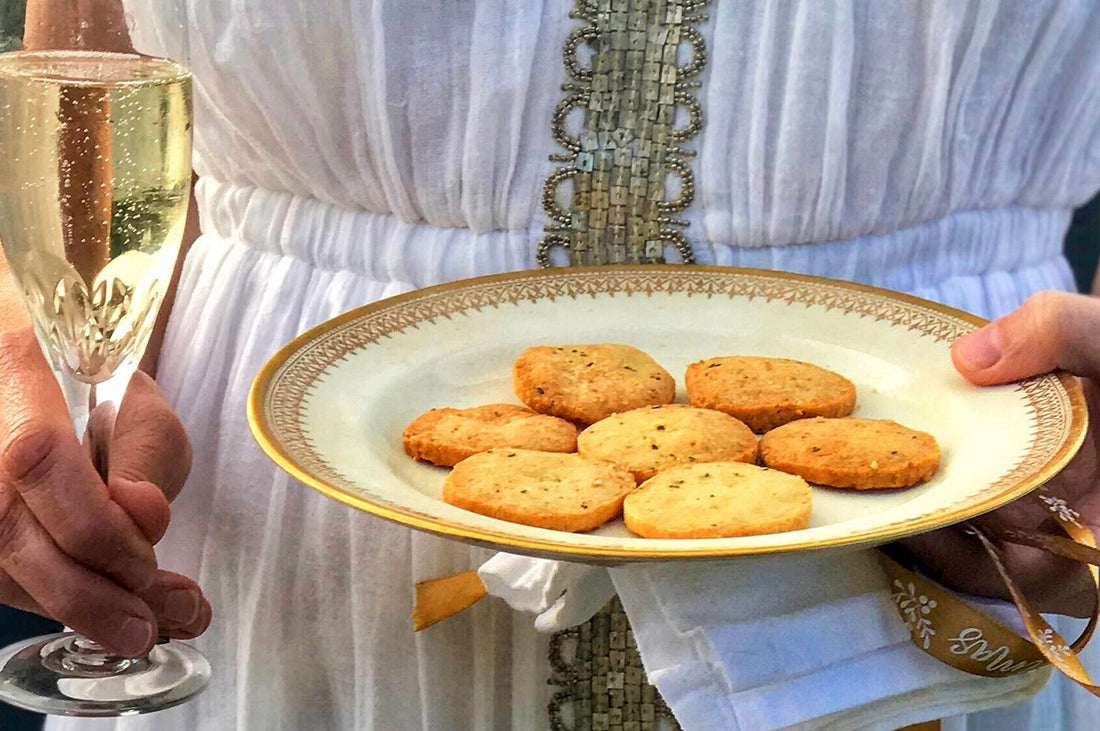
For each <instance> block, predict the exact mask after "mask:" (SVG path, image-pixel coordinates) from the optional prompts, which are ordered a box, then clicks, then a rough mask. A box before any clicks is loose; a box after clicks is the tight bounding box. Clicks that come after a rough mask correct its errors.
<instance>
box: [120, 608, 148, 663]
mask: <svg viewBox="0 0 1100 731" xmlns="http://www.w3.org/2000/svg"><path fill="white" fill-rule="evenodd" d="M152 643H153V625H152V624H150V623H149V622H147V621H145V620H144V619H141V618H140V617H130V618H129V619H127V620H126V621H125V622H123V623H122V627H121V629H120V631H119V647H118V651H119V654H121V655H124V656H126V657H137V656H138V655H140V654H141V653H143V652H145V650H146V648H148V647H149V645H151V644H152Z"/></svg>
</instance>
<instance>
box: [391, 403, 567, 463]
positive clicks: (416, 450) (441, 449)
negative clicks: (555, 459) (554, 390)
mask: <svg viewBox="0 0 1100 731" xmlns="http://www.w3.org/2000/svg"><path fill="white" fill-rule="evenodd" d="M401 442H402V446H403V447H404V448H405V453H406V454H408V455H409V456H410V457H413V458H415V459H419V460H423V461H425V462H431V463H433V464H437V465H443V466H447V467H449V466H451V465H453V464H456V463H457V462H460V461H462V460H464V459H466V458H467V457H469V456H470V455H471V454H477V453H478V452H484V451H486V450H488V449H493V448H494V447H501V448H507V447H511V448H515V449H537V450H540V451H543V452H573V451H576V449H577V427H575V426H574V425H573V424H571V423H569V422H568V421H565V420H564V419H559V418H557V417H554V416H547V415H546V414H540V413H538V412H537V411H532V410H531V409H528V408H527V407H525V406H517V405H515V404H488V405H486V406H475V407H473V408H469V409H449V408H447V409H431V410H430V411H427V412H425V413H423V414H421V415H420V416H418V417H416V418H415V419H413V421H412V423H410V424H409V425H408V426H407V427H406V428H405V432H404V434H403V435H402V439H401Z"/></svg>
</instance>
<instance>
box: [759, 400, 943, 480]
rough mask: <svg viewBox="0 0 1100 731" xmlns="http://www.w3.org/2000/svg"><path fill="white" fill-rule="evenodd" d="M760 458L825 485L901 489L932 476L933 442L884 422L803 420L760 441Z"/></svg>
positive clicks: (936, 453) (937, 453)
mask: <svg viewBox="0 0 1100 731" xmlns="http://www.w3.org/2000/svg"><path fill="white" fill-rule="evenodd" d="M760 457H761V459H762V460H763V462H764V464H766V465H768V466H769V467H773V468H775V469H777V470H782V471H784V472H790V473H791V474H796V475H800V476H801V477H803V478H804V479H806V480H808V481H810V482H812V483H815V484H818V485H828V486H830V487H852V488H856V489H857V490H869V489H876V488H902V487H911V486H913V485H916V484H919V483H921V482H924V481H926V480H928V479H930V478H931V477H932V475H933V474H935V472H936V470H937V469H938V468H939V463H940V448H939V445H938V444H937V443H936V440H935V438H934V437H933V436H932V435H931V434H929V433H927V432H922V431H917V430H915V429H910V428H908V427H906V426H903V425H901V424H898V423H897V422H895V421H891V420H889V419H860V418H856V417H848V418H844V419H821V418H818V419H803V420H801V421H796V422H792V423H790V424H787V425H785V426H781V427H779V428H777V429H774V430H772V431H770V432H768V433H767V434H765V435H764V436H763V437H761V438H760Z"/></svg>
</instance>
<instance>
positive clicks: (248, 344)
mask: <svg viewBox="0 0 1100 731" xmlns="http://www.w3.org/2000/svg"><path fill="white" fill-rule="evenodd" d="M198 195H199V201H200V207H201V210H202V211H203V225H204V231H205V234H204V235H203V236H202V237H201V238H200V239H199V241H198V242H197V243H196V244H195V246H194V248H193V249H192V251H191V254H190V256H189V257H188V259H187V264H186V267H185V271H184V275H183V281H182V283H181V287H180V293H179V296H178V299H177V302H176V306H175V309H174V312H173V317H172V321H171V328H170V332H169V335H168V339H167V342H166V344H165V350H164V355H163V358H162V366H161V372H160V375H159V380H160V383H161V387H162V388H163V389H164V391H165V392H166V394H167V395H168V398H169V399H170V400H171V401H172V402H173V403H174V404H175V406H176V408H177V409H178V411H179V414H180V417H181V418H182V420H183V422H184V424H185V425H186V426H187V428H188V430H189V432H190V434H191V436H192V439H193V443H194V468H193V470H192V474H191V478H190V480H189V483H188V485H187V488H186V490H185V491H184V492H183V494H181V495H180V497H179V498H178V499H177V500H176V502H175V503H174V504H173V520H172V524H171V527H170V529H169V532H168V535H167V536H166V538H165V539H164V541H163V542H162V543H161V545H160V546H159V551H158V552H159V556H160V560H161V562H162V564H163V565H164V566H165V567H168V568H171V569H174V570H177V571H181V572H183V573H185V574H188V575H190V576H193V577H195V578H196V579H197V580H198V581H199V582H200V584H202V586H203V587H204V589H205V590H206V592H207V595H208V597H209V598H210V601H211V603H212V605H213V607H214V620H213V623H212V625H211V627H210V629H209V630H208V631H207V632H206V634H204V635H203V636H202V637H200V638H199V639H198V640H196V641H195V645H196V646H197V647H198V649H200V650H201V651H202V652H204V653H205V654H206V655H207V656H208V657H209V659H210V661H211V663H212V665H213V667H214V679H213V680H212V682H211V685H210V687H209V689H208V690H207V691H206V692H205V693H204V694H203V695H201V696H200V697H199V698H198V699H196V700H194V701H193V702H191V703H188V704H186V705H184V706H181V707H179V708H176V709H172V710H169V711H165V712H162V713H158V714H155V715H153V716H150V717H147V718H142V717H138V718H130V719H120V720H118V721H79V720H71V719H56V720H53V721H52V722H51V726H50V727H51V728H53V729H84V728H88V729H92V728H99V727H100V725H102V726H103V727H108V728H119V729H156V730H157V731H175V730H177V729H178V730H179V731H185V730H187V731H190V730H192V729H204V730H205V729H256V730H257V731H260V730H262V731H272V730H285V731H300V730H302V729H409V730H415V729H424V730H425V731H427V730H429V729H430V730H432V731H436V730H439V729H455V730H456V731H457V730H466V729H484V730H486V731H488V730H490V729H532V730H534V729H542V728H545V727H546V723H547V721H546V715H545V714H546V701H547V700H548V693H549V689H548V688H547V686H546V678H547V677H548V669H547V667H546V660H545V658H546V641H547V640H546V637H545V636H542V635H538V634H536V633H535V632H534V631H533V629H532V617H531V616H530V615H524V614H520V613H514V612H511V611H510V610H508V609H507V608H506V606H504V605H503V603H502V602H499V601H496V600H486V601H482V602H480V603H479V604H477V605H476V606H475V607H473V608H472V609H470V610H468V611H465V612H463V613H461V614H460V615H458V616H456V617H453V618H451V619H449V620H447V621H446V622H442V623H440V624H438V625H435V626H433V627H432V628H430V629H428V630H426V631H424V632H421V633H419V634H414V633H413V631H412V626H411V621H410V614H411V611H412V598H413V585H414V582H415V581H417V580H420V579H427V578H434V577H437V576H440V575H444V574H448V573H452V572H457V571H462V570H465V569H469V568H476V567H477V566H479V565H480V564H481V563H482V562H483V561H484V560H485V559H486V558H487V557H488V556H489V554H488V553H487V552H486V551H485V550H483V549H477V548H472V547H470V546H466V545H463V544H461V543H455V542H452V541H449V540H445V539H441V538H437V537H433V536H430V535H427V534H422V533H418V532H415V531H412V530H409V529H407V528H404V527H402V526H399V525H396V524H393V523H389V522H386V521H384V520H381V519H379V518H376V517H373V516H370V515H366V514H362V513H359V512H356V511H354V510H352V509H350V508H348V507H346V506H344V505H342V504H339V503H336V502H335V501H331V500H329V499H327V498H325V497H323V496H322V495H320V494H318V493H316V492H314V491H312V490H310V489H308V488H306V487H304V486H302V485H301V484H299V483H297V482H295V481H294V480H292V479H290V478H289V477H287V476H286V475H284V474H283V473H282V472H280V471H279V470H278V469H277V468H276V467H274V465H273V464H272V463H271V462H270V461H269V460H268V459H267V458H266V457H265V456H264V455H263V454H262V453H261V452H260V450H259V448H258V447H257V446H256V445H255V443H254V441H253V440H252V437H251V435H250V433H249V431H248V427H247V424H246V421H245V397H246V394H247V391H248V387H249V385H250V383H251V380H252V378H253V377H254V375H255V374H256V372H258V370H259V369H260V368H261V366H262V365H263V364H264V362H265V361H266V360H267V358H268V357H270V356H271V355H272V354H273V353H274V352H275V350H276V349H277V348H278V347H279V346H280V345H282V344H283V343H285V342H286V341H288V340H290V339H291V338H293V337H294V336H295V335H297V334H299V333H300V332H302V331H303V330H305V329H307V328H309V327H310V326H312V325H315V324H317V323H319V322H322V321H323V320H325V319H326V318H329V317H331V316H333V315H335V314H338V313H340V312H343V311H345V310H347V309H350V308H352V307H355V306H357V305H360V304H364V303H366V302H370V301H372V300H376V299H378V298H381V297H386V296H388V295H392V294H396V293H398V292H401V291H405V290H408V289H410V288H413V287H419V286H424V285H428V284H432V283H434V282H437V281H442V280H445V279H455V278H460V277H467V276H474V275H478V274H484V273H489V272H496V271H503V270H510V269H518V268H523V267H525V266H529V265H530V261H531V251H532V244H533V241H534V238H535V232H496V233H489V234H482V235H477V234H471V233H470V232H468V231H466V230H462V229H451V230H447V229H434V228H432V227H429V226H424V225H410V224H405V223H401V222H399V221H397V220H396V219H394V218H392V217H386V216H376V215H367V214H355V213H351V212H348V211H343V210H340V209H337V208H335V207H332V206H327V205H324V204H320V203H317V202H316V201H306V200H303V199H299V198H295V197H294V196H289V195H285V194H275V193H271V192H269V191H263V190H260V189H247V188H238V187H234V186H232V185H227V184H223V183H218V182H216V181H213V180H210V179H204V180H203V181H202V182H201V183H200V185H199V188H198ZM1068 215H1069V214H1068V212H1066V211H1036V210H1027V209H1004V210H992V211H984V212H974V213H963V214H958V215H954V216H951V217H948V218H947V219H944V220H941V221H936V222H933V223H930V224H926V225H924V226H920V227H917V228H914V229H905V230H901V231H898V232H895V233H894V234H890V235H888V236H884V237H876V238H874V239H866V240H855V241H847V242H838V243H833V244H820V245H814V246H789V247H783V248H775V249H767V248H757V249H753V250H738V249H735V248H733V247H711V249H710V251H711V256H712V257H713V260H714V261H716V262H719V263H733V264H749V265H753V266H760V265H763V266H771V267H776V268H782V269H787V270H792V271H803V272H813V273H833V274H839V275H842V276H847V277H854V278H857V279H860V280H862V281H866V282H869V283H873V284H879V285H887V286H893V287H899V288H902V289H907V290H909V291H912V292H916V293H918V294H921V295H923V296H927V297H931V298H935V299H939V300H942V301H946V302H949V303H952V304H956V305H961V306H964V307H968V308H970V309H975V310H978V311H979V312H983V313H985V314H995V313H998V312H1003V311H1005V310H1007V309H1010V308H1012V307H1014V306H1016V305H1018V304H1019V303H1020V302H1021V301H1022V300H1023V299H1024V298H1025V297H1026V296H1027V295H1028V294H1029V293H1030V292H1032V291H1035V290H1038V289H1044V288H1062V289H1064V288H1069V287H1071V286H1072V277H1071V274H1070V271H1069V269H1068V266H1067V265H1066V263H1065V261H1064V260H1063V259H1062V257H1061V255H1060V253H1059V252H1060V242H1061V237H1062V235H1063V233H1064V229H1065V226H1066V224H1067V221H1068ZM948 245H950V246H951V252H952V257H953V260H954V261H956V262H968V263H969V265H968V266H965V267H964V266H962V265H959V266H957V267H956V268H955V269H954V271H949V272H945V274H947V276H944V277H943V278H942V279H940V280H939V281H937V279H936V273H935V272H931V273H930V272H929V271H927V266H926V265H925V263H924V262H926V261H937V260H939V255H940V254H941V253H944V251H945V249H946V247H947V246H948ZM1006 251H1008V252H1013V253H1012V254H1011V257H1012V261H1010V262H1001V261H998V260H997V259H996V257H997V256H1003V253H999V254H994V252H1006ZM883 252H887V253H885V254H884V253H883ZM889 252H910V253H913V254H914V257H909V258H903V257H901V256H893V257H892V256H890V254H889ZM998 264H1006V265H1009V266H1003V267H999V266H998ZM1011 265H1014V266H1011ZM838 619H839V618H838ZM823 631H828V628H827V627H823ZM1081 695H1083V694H1081V693H1077V692H1075V691H1073V690H1072V689H1066V688H1065V687H1064V686H1063V685H1062V684H1060V683H1057V682H1055V683H1052V684H1051V688H1050V689H1049V690H1048V691H1047V692H1046V695H1045V697H1044V700H1043V703H1044V704H1045V705H1044V706H1043V709H1044V710H1042V711H1041V714H1040V716H1038V717H1036V725H1034V726H1032V727H1033V728H1035V729H1036V730H1038V729H1043V728H1086V727H1083V726H1079V727H1078V726H1072V725H1065V723H1064V721H1065V720H1066V719H1068V718H1070V717H1071V715H1072V714H1073V713H1083V712H1084V711H1081V710H1079V709H1080V708H1082V706H1079V705H1077V704H1078V703H1082V702H1087V701H1083V700H1082V699H1081V698H1080V696H1081ZM1075 709H1078V710H1075ZM1014 713H1017V714H1020V713H1023V714H1025V716H1026V714H1028V713H1030V711H1027V710H1017V711H1015V712H1014ZM1067 714H1070V715H1067ZM1013 718H1015V719H1017V720H1020V719H1022V718H1024V716H1020V715H1016V716H1014V717H1013ZM972 727H973V728H982V726H977V725H975V726H972ZM1007 727H1010V728H1014V729H1024V728H1028V727H1029V726H1027V725H1026V724H1023V723H1017V722H1016V721H1013V722H1012V723H1011V724H1009V725H1008V726H1007Z"/></svg>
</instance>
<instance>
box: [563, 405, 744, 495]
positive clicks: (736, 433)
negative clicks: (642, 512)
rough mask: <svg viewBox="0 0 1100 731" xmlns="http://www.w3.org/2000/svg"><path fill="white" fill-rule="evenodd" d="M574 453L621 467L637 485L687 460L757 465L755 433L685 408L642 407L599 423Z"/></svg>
mask: <svg viewBox="0 0 1100 731" xmlns="http://www.w3.org/2000/svg"><path fill="white" fill-rule="evenodd" d="M577 451H579V452H580V453H581V454H583V455H586V456H588V457H595V458H597V459H605V460H608V461H610V462H615V463H616V464H618V465H620V466H622V467H625V468H626V469H628V470H630V471H631V472H632V473H633V474H634V479H636V480H638V481H639V482H641V481H642V480H648V479H649V478H650V477H653V475H655V474H657V472H658V471H659V470H661V469H665V468H668V467H671V466H673V465H677V464H683V463H690V462H750V463H751V462H755V461H756V435H755V434H753V433H752V430H751V429H749V428H748V427H747V426H745V425H744V424H742V423H741V422H740V421H738V420H737V419H735V418H733V417H732V416H729V415H728V414H723V413H722V412H720V411H715V410H713V409H699V408H695V407H693V406H686V405H683V404H666V405H662V406H643V407H642V408H640V409H632V410H630V411H624V412H622V413H620V414H612V415H611V416H609V417H607V418H605V419H601V420H600V421H598V422H596V423H595V424H593V425H592V426H590V427H588V428H587V429H585V430H584V431H583V432H581V434H580V436H579V437H577Z"/></svg>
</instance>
